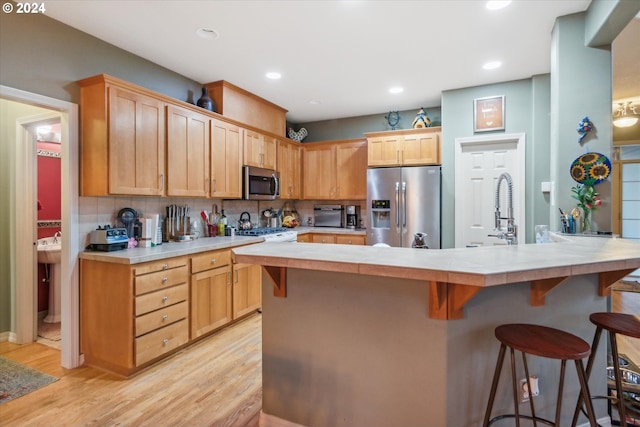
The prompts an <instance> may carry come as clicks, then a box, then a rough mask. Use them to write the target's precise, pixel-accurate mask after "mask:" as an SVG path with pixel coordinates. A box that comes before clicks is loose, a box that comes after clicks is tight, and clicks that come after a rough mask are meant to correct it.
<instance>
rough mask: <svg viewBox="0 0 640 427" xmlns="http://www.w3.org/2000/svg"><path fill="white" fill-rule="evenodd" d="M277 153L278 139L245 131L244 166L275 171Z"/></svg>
mask: <svg viewBox="0 0 640 427" xmlns="http://www.w3.org/2000/svg"><path fill="white" fill-rule="evenodd" d="M276 151H277V140H276V138H274V137H271V136H267V135H263V134H261V133H259V132H256V131H253V130H248V129H245V131H244V164H245V165H246V166H255V167H258V168H265V169H273V170H275V169H276Z"/></svg>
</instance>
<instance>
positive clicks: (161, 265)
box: [133, 257, 187, 276]
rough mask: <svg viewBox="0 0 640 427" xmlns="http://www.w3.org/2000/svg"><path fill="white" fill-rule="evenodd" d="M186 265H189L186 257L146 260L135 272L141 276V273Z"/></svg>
mask: <svg viewBox="0 0 640 427" xmlns="http://www.w3.org/2000/svg"><path fill="white" fill-rule="evenodd" d="M186 266H187V258H186V257H179V258H168V259H163V260H159V261H153V262H145V263H144V264H140V265H138V266H136V267H135V268H134V269H133V274H134V275H136V276H140V275H141V274H147V273H153V272H155V271H163V270H169V269H172V268H178V267H186Z"/></svg>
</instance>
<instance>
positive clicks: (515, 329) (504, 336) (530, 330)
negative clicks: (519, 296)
mask: <svg viewBox="0 0 640 427" xmlns="http://www.w3.org/2000/svg"><path fill="white" fill-rule="evenodd" d="M495 334H496V338H497V339H498V341H500V343H501V344H500V352H499V354H498V362H497V364H496V370H495V373H494V374H493V383H492V385H491V394H490V395H489V403H488V404H487V412H486V413H485V416H484V423H483V426H484V427H488V426H490V425H491V424H492V423H494V422H496V421H498V420H502V419H505V418H515V420H516V427H519V426H520V419H521V418H524V419H527V420H533V425H534V426H536V425H537V423H538V422H540V423H543V424H547V425H551V426H555V427H560V414H561V409H562V390H563V387H564V376H565V367H566V363H567V360H574V361H575V364H576V371H577V373H578V379H579V381H580V392H581V395H582V398H583V400H584V401H585V402H587V403H586V404H585V406H586V407H587V415H588V417H589V422H590V423H591V427H596V426H597V424H596V418H595V414H594V411H593V405H592V404H591V395H590V394H589V386H588V384H587V380H586V375H585V371H584V365H583V364H582V359H583V358H585V357H588V356H589V354H591V349H590V347H589V344H588V343H587V342H586V341H584V340H583V339H581V338H578V337H577V336H575V335H572V334H570V333H568V332H564V331H560V330H558V329H553V328H549V327H546V326H538V325H527V324H507V325H501V326H498V327H497V328H496V329H495ZM507 347H509V350H510V352H511V382H512V387H513V405H514V411H515V413H514V414H504V415H498V416H495V417H493V418H491V419H489V418H490V417H491V410H492V409H493V402H494V400H495V397H496V390H497V388H498V382H499V380H500V373H501V371H502V362H503V361H504V356H505V352H506V350H507ZM514 350H518V351H520V352H521V353H522V363H523V365H524V372H525V375H526V379H527V386H528V388H529V390H531V384H530V383H529V368H528V366H527V358H526V356H525V355H526V354H531V355H534V356H540V357H546V358H550V359H558V360H561V365H560V385H559V387H558V398H557V401H556V417H555V422H552V421H549V420H547V419H544V418H541V417H538V416H536V413H535V408H534V405H533V397H532V396H530V397H529V406H530V408H531V415H520V413H519V411H518V386H517V380H516V367H515V356H514Z"/></svg>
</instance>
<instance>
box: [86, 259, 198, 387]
mask: <svg viewBox="0 0 640 427" xmlns="http://www.w3.org/2000/svg"><path fill="white" fill-rule="evenodd" d="M188 307H189V273H188V267H187V259H186V258H184V257H178V258H171V259H167V260H162V261H153V262H148V263H143V264H139V265H136V266H131V265H125V264H114V263H107V262H101V261H94V260H85V259H82V260H81V264H80V322H81V328H80V331H81V334H80V345H81V351H82V353H84V358H85V362H86V363H87V364H88V365H90V366H96V367H99V368H102V369H105V370H108V371H111V372H115V373H117V374H119V375H124V376H129V375H131V374H133V373H135V372H136V371H138V370H140V369H142V368H144V367H145V366H147V365H148V364H149V363H151V362H153V361H155V360H158V359H160V358H161V357H164V356H166V355H167V354H169V353H171V352H174V351H175V350H177V349H179V348H180V347H182V346H184V345H186V344H187V343H188V342H189V309H188Z"/></svg>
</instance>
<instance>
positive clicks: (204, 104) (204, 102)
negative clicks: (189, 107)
mask: <svg viewBox="0 0 640 427" xmlns="http://www.w3.org/2000/svg"><path fill="white" fill-rule="evenodd" d="M196 105H197V106H198V107H201V108H204V109H205V110H209V111H215V105H214V103H213V100H212V99H211V98H209V89H207V88H206V87H203V88H202V96H201V97H200V99H198V102H197V103H196Z"/></svg>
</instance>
